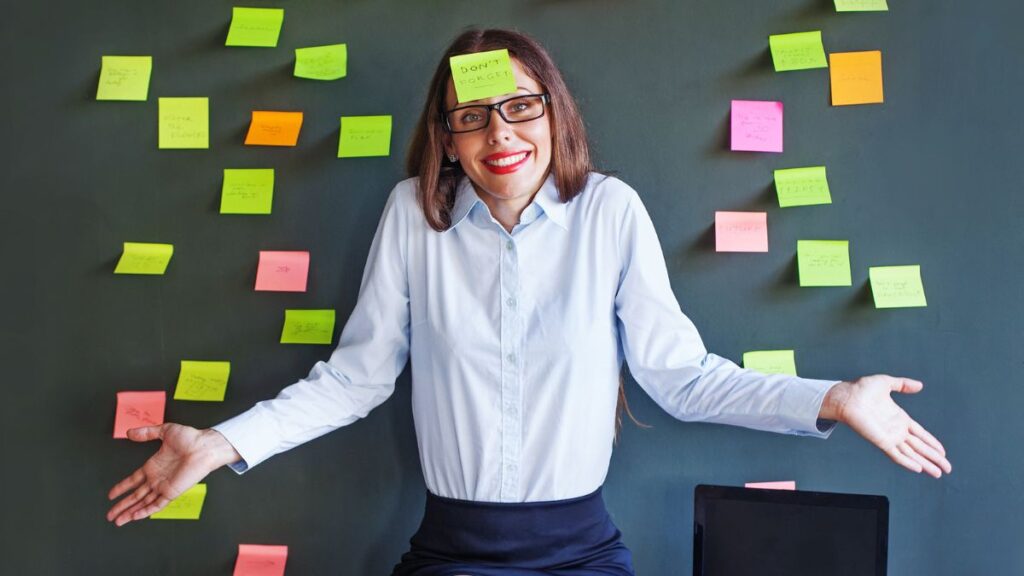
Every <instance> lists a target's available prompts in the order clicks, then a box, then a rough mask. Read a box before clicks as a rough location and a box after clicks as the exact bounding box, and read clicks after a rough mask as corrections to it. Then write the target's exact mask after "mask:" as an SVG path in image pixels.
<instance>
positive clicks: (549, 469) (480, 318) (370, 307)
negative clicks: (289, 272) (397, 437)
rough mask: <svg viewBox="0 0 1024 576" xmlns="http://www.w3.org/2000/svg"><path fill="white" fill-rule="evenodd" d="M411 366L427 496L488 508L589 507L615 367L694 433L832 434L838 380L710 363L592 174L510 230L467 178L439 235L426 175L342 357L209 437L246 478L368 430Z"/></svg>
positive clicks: (376, 259)
mask: <svg viewBox="0 0 1024 576" xmlns="http://www.w3.org/2000/svg"><path fill="white" fill-rule="evenodd" d="M410 353H411V356H412V409H413V417H414V420H415V425H416V438H417V443H418V446H419V453H420V461H421V464H422V466H423V477H424V480H425V481H426V485H427V489H428V490H430V491H431V492H432V493H434V494H437V495H439V496H445V497H449V498H458V499H463V500H476V501H487V502H532V501H545V500H560V499H565V498H572V497H576V496H582V495H585V494H588V493H590V492H593V491H594V490H596V489H597V488H598V487H599V486H600V485H601V484H602V483H603V482H604V479H605V476H606V474H607V471H608V464H609V461H610V459H611V453H612V442H613V438H614V434H615V406H616V401H617V399H618V387H619V373H620V369H621V367H622V362H623V360H625V361H626V362H627V363H628V366H629V369H630V372H631V373H632V375H633V376H634V378H635V379H636V381H637V382H638V383H639V384H640V386H641V387H642V388H643V389H644V391H646V392H647V393H648V394H649V395H650V396H651V397H652V398H653V399H654V400H655V401H656V402H657V403H658V405H659V406H661V407H662V408H664V409H665V410H666V411H667V412H669V413H670V414H671V415H673V416H674V417H676V418H678V419H680V420H684V421H703V422H718V423H723V424H732V425H737V426H745V427H747V428H754V429H758V430H768V431H772V432H780V433H786V434H797V435H809V436H817V437H821V438H826V437H828V436H829V434H831V431H832V429H833V428H834V426H835V423H834V422H831V421H824V420H818V413H819V410H820V408H821V403H822V401H823V399H824V397H825V394H826V392H827V391H828V389H829V388H830V387H831V386H832V385H834V384H835V383H836V382H835V381H825V380H812V379H806V378H798V377H794V376H785V375H771V376H766V375H764V374H760V373H758V372H755V371H752V370H746V369H743V368H740V367H738V366H737V365H736V364H734V363H733V362H731V361H729V360H727V359H725V358H722V357H720V356H716V355H714V354H709V353H708V352H707V350H706V349H705V348H704V344H703V342H702V341H701V338H700V335H699V334H698V333H697V330H696V329H695V328H694V325H693V323H692V322H690V319H689V318H687V317H686V316H685V315H684V314H683V312H682V311H681V310H680V308H679V304H678V302H677V301H676V298H675V296H674V294H673V293H672V288H671V286H670V284H669V277H668V272H667V270H666V268H665V259H664V256H663V255H662V250H661V245H660V244H659V242H658V237H657V235H656V233H655V230H654V226H653V224H652V222H651V219H650V216H649V215H648V213H647V211H646V209H645V208H644V205H643V203H642V202H641V201H640V197H639V196H638V195H637V193H636V192H635V191H634V190H633V189H632V188H630V187H629V186H627V185H626V184H625V183H623V182H622V181H620V180H618V179H616V178H613V177H606V176H603V175H600V174H591V175H590V177H589V179H588V182H587V185H586V189H585V190H584V191H583V192H582V193H581V194H580V195H579V196H577V197H576V198H575V199H573V200H572V201H571V202H569V203H562V202H561V201H560V200H559V197H558V190H557V189H556V187H555V184H554V178H553V177H549V178H548V179H547V181H546V182H545V183H544V185H543V187H542V188H541V189H540V191H539V192H538V193H537V194H536V196H535V197H534V200H533V202H532V203H531V204H530V205H529V206H528V207H527V208H526V209H525V211H524V212H523V214H522V216H521V219H520V223H519V224H518V225H517V226H516V227H515V228H514V229H513V230H512V233H511V234H510V233H508V232H507V231H506V230H505V229H504V228H502V226H501V225H500V224H499V223H498V222H497V220H495V219H494V218H493V217H492V216H491V214H490V212H489V210H488V209H487V206H486V205H485V204H484V203H483V201H482V200H480V198H479V196H478V195H477V194H476V192H475V190H474V189H473V187H472V185H471V184H470V183H469V181H468V179H465V178H463V180H462V182H461V183H460V185H459V186H458V189H457V194H456V198H455V205H454V208H453V212H452V226H451V228H449V229H448V230H446V231H444V232H437V231H435V230H433V229H431V228H430V226H429V225H428V224H427V222H426V219H425V218H424V216H423V212H422V210H421V209H420V207H419V203H418V201H417V198H416V180H415V179H409V180H405V181H403V182H400V183H399V184H398V185H397V186H396V187H395V189H394V190H393V191H392V192H391V196H390V198H389V199H388V201H387V205H386V206H385V208H384V214H383V215H382V216H381V220H380V224H379V226H378V228H377V232H376V236H375V237H374V240H373V244H372V245H371V247H370V254H369V257H368V258H367V263H366V268H365V271H364V273H363V280H362V284H361V287H360V291H359V297H358V300H357V302H356V305H355V308H354V309H353V311H352V314H351V316H349V319H348V321H347V322H346V324H345V327H344V329H343V330H342V333H341V338H340V341H339V343H338V347H337V349H335V350H334V352H333V353H332V354H331V357H330V359H329V360H327V361H326V362H324V361H321V362H318V363H317V364H316V365H315V366H314V367H313V369H312V371H311V372H310V374H309V376H308V377H306V378H305V379H303V380H300V381H299V382H297V383H295V384H293V385H291V386H288V387H287V388H285V389H284V390H282V391H281V393H280V394H278V396H277V397H276V398H274V399H273V400H266V401H263V402H260V403H258V404H256V405H255V406H254V407H253V408H252V409H250V410H249V411H247V412H244V413H243V414H241V415H239V416H236V417H235V418H232V419H230V420H228V421H226V422H223V423H221V424H219V425H217V426H214V428H215V429H216V430H218V431H220V432H221V433H222V434H223V435H224V436H225V437H226V438H227V439H228V441H229V442H230V443H231V444H232V445H233V446H234V447H235V448H236V449H237V450H238V452H239V454H241V456H242V458H243V460H244V461H242V462H239V463H237V464H235V465H234V466H233V468H234V469H235V470H236V471H237V472H239V473H241V472H244V471H245V470H246V469H248V468H251V467H252V466H255V465H257V464H259V463H260V462H262V461H264V460H266V459H267V458H269V457H270V456H273V455H274V454H278V453H280V452H283V451H285V450H288V449H290V448H293V447H295V446H297V445H299V444H302V443H303V442H306V441H308V440H311V439H313V438H316V437H318V436H321V435H323V434H326V433H327V432H330V431H332V430H334V429H336V428H338V427H341V426H345V425H346V424H350V423H352V422H353V421H355V420H356V419H358V418H362V417H365V416H366V415H367V413H369V412H370V410H372V409H373V408H374V407H376V406H377V405H379V404H380V403H382V402H384V401H385V400H387V398H388V397H389V396H390V395H391V393H392V392H393V391H394V386H395V379H396V378H397V377H398V375H399V374H400V373H401V371H402V370H403V368H404V367H405V364H406V362H407V360H408V359H409V356H410Z"/></svg>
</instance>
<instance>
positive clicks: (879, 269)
mask: <svg viewBox="0 0 1024 576" xmlns="http://www.w3.org/2000/svg"><path fill="white" fill-rule="evenodd" d="M868 278H870V279H871V295H872V296H874V299H875V308H913V307H920V306H927V305H928V301H927V300H926V299H925V297H924V284H922V282H921V267H920V266H918V265H914V266H872V267H870V268H868Z"/></svg>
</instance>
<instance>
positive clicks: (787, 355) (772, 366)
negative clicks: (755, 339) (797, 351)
mask: <svg viewBox="0 0 1024 576" xmlns="http://www.w3.org/2000/svg"><path fill="white" fill-rule="evenodd" d="M743 367H744V368H749V369H751V370H757V371H758V372H761V373H762V374H790V375H792V376H796V358H795V356H794V354H793V351H792V350H757V351H754V352H744V353H743Z"/></svg>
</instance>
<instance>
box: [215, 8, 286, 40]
mask: <svg viewBox="0 0 1024 576" xmlns="http://www.w3.org/2000/svg"><path fill="white" fill-rule="evenodd" d="M283 22H284V9H282V8H242V7H240V6H235V7H234V8H232V9H231V27H230V28H228V37H227V40H225V41H224V45H225V46H256V47H262V48H273V47H275V46H277V38H278V36H280V34H281V24H282V23H283Z"/></svg>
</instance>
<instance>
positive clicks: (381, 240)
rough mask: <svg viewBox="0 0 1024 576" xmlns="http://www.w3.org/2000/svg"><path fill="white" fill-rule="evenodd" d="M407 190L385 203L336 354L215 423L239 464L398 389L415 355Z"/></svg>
mask: <svg viewBox="0 0 1024 576" xmlns="http://www.w3.org/2000/svg"><path fill="white" fill-rule="evenodd" d="M400 192H401V191H400V190H399V189H398V188H396V189H395V190H394V191H392V193H391V196H390V197H389V198H388V201H387V203H386V205H385V207H384V213H383V215H382V216H381V219H380V222H379V224H378V226H377V232H376V234H375V236H374V238H373V242H372V244H371V245H370V253H369V256H368V257H367V261H366V267H365V269H364V271H363V279H362V283H361V285H360V288H359V296H358V298H357V301H356V305H355V308H354V309H353V310H352V314H351V315H350V316H349V318H348V321H347V322H346V323H345V327H344V329H343V330H342V333H341V338H340V339H339V342H338V347H337V348H336V349H335V350H334V352H333V353H332V354H331V357H330V359H328V360H327V361H326V362H324V361H320V362H317V363H316V364H315V365H314V366H313V368H312V370H311V371H310V373H309V376H307V377H306V378H304V379H302V380H299V381H298V382H296V383H295V384H292V385H291V386H288V387H287V388H284V389H283V390H281V392H280V393H279V394H278V395H277V397H276V398H274V399H272V400H265V401H263V402H259V403H258V404H256V405H255V406H253V407H252V408H251V409H249V410H248V411H246V412H244V413H242V414H240V415H238V416H235V417H234V418H231V419H229V420H227V421H225V422H222V423H220V424H218V425H216V426H213V429H214V430H217V431H218V432H220V433H221V434H223V435H224V437H225V438H227V440H228V442H230V443H231V445H232V446H234V448H235V449H236V450H237V451H238V453H239V454H240V455H241V456H242V461H240V462H237V463H235V464H233V465H232V466H231V468H232V469H233V470H235V472H237V473H239V474H241V473H243V472H245V471H246V470H248V469H250V468H252V467H253V466H256V465H257V464H259V463H260V462H263V461H264V460H266V459H267V458H270V457H271V456H273V455H275V454H279V453H281V452H284V451H286V450H289V449H291V448H294V447H295V446H298V445H299V444H302V443H304V442H308V441H309V440H312V439H314V438H317V437H319V436H322V435H324V434H326V433H328V432H330V431H332V430H335V429H337V428H339V427H341V426H345V425H347V424H351V423H352V422H354V421H356V420H357V419H359V418H363V417H365V416H366V415H367V414H368V413H369V412H370V411H371V410H372V409H373V408H375V407H377V406H378V405H380V404H381V403H382V402H384V401H385V400H387V399H388V398H389V397H390V396H391V394H392V392H394V389H395V380H396V379H397V378H398V375H399V374H401V372H402V370H403V369H404V367H405V364H406V362H407V361H408V358H409V288H408V277H407V268H406V265H405V253H406V246H407V244H406V241H407V239H408V234H409V232H408V227H407V224H408V220H407V218H408V214H406V212H407V211H408V206H403V205H404V204H407V202H403V201H402V200H401V199H400Z"/></svg>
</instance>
